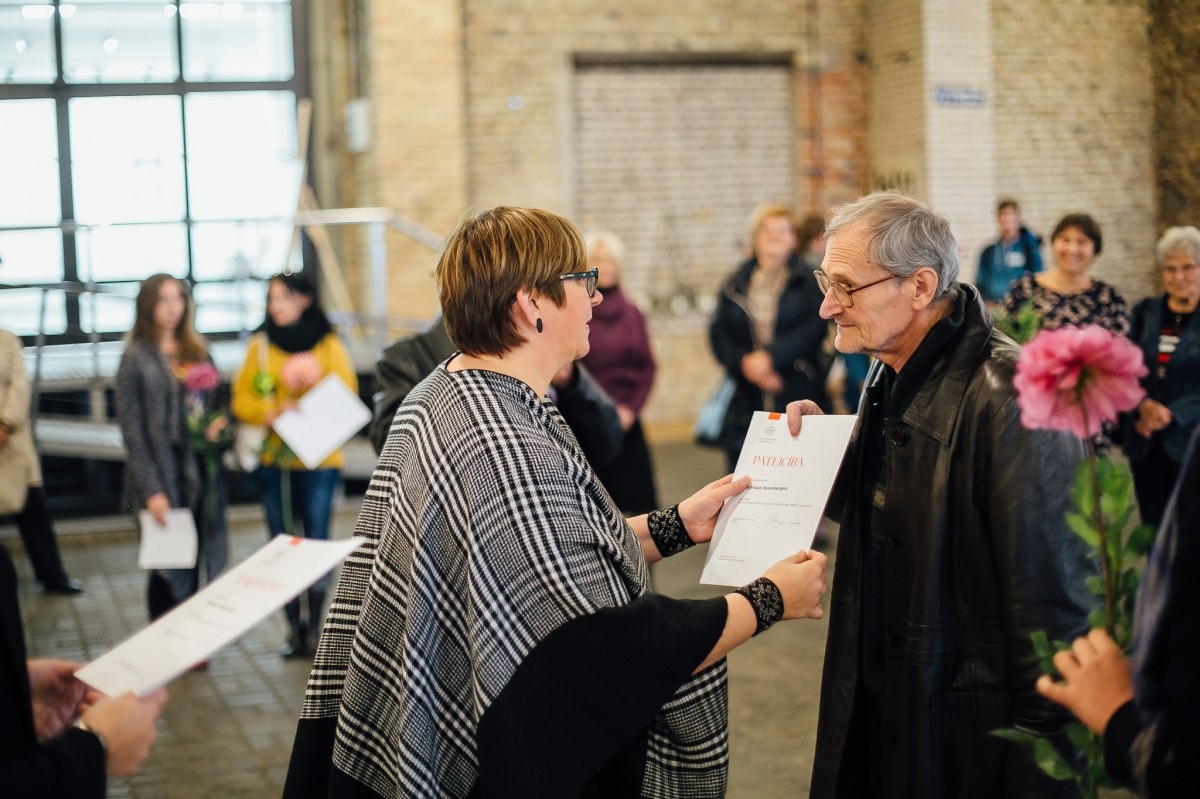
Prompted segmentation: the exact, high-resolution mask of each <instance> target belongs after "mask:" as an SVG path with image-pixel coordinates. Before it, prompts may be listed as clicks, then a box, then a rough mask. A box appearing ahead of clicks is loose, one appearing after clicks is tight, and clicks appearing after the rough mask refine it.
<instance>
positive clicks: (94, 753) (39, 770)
mask: <svg viewBox="0 0 1200 799" xmlns="http://www.w3.org/2000/svg"><path fill="white" fill-rule="evenodd" d="M0 775H3V776H2V777H0V780H3V784H4V788H3V790H2V791H0V793H3V795H4V796H6V797H9V798H10V799H24V797H30V798H31V799H32V797H41V796H70V797H73V799H74V798H75V797H78V799H88V798H89V797H96V798H97V799H98V798H99V797H103V796H104V791H105V778H104V750H103V749H102V748H101V746H100V741H99V739H98V738H96V736H95V735H93V734H91V733H90V732H83V731H82V730H75V729H69V730H67V731H66V732H65V733H63V734H62V735H60V736H58V737H57V738H54V739H52V740H49V741H46V742H44V743H39V742H38V740H37V735H36V733H35V731H34V726H33V705H32V704H31V703H30V693H29V671H28V669H27V668H26V665H25V640H24V636H23V633H22V630H21V613H20V610H19V608H18V607H17V575H16V572H15V571H14V570H13V565H12V561H11V560H10V559H9V557H8V552H7V550H5V549H4V547H0Z"/></svg>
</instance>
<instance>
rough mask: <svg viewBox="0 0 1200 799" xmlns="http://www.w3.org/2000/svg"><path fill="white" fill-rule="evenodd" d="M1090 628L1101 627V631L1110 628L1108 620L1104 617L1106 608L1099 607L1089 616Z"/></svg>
mask: <svg viewBox="0 0 1200 799" xmlns="http://www.w3.org/2000/svg"><path fill="white" fill-rule="evenodd" d="M1087 620H1088V626H1089V627H1093V628H1096V627H1099V628H1101V629H1103V628H1105V627H1107V626H1108V618H1107V617H1106V616H1105V615H1104V608H1103V607H1098V608H1096V609H1095V610H1093V611H1092V612H1091V613H1089V614H1088V617H1087Z"/></svg>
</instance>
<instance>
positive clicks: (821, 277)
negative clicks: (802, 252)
mask: <svg viewBox="0 0 1200 799" xmlns="http://www.w3.org/2000/svg"><path fill="white" fill-rule="evenodd" d="M813 275H814V276H815V277H816V278H817V287H818V288H820V289H821V293H822V294H826V295H828V294H829V292H830V290H832V291H833V297H834V299H836V300H837V301H838V302H839V303H840V304H841V305H844V306H846V307H847V308H853V307H854V294H855V293H856V292H859V291H862V290H863V289H869V288H871V286H878V285H879V284H880V283H886V282H887V281H889V280H892V279H894V278H897V277H904V275H888V276H887V277H881V278H879V279H878V280H874V281H872V282H870V283H868V284H866V285H865V286H855V287H854V288H851V287H850V286H847V285H846V284H844V283H835V282H834V281H832V280H830V279H829V275H827V274H825V273H824V272H822V271H821V270H820V269H817V270H815V271H814V272H813Z"/></svg>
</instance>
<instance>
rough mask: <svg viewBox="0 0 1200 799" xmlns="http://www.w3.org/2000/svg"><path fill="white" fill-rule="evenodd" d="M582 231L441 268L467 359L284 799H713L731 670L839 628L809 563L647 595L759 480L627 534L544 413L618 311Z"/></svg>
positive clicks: (406, 479) (458, 363) (429, 406)
mask: <svg viewBox="0 0 1200 799" xmlns="http://www.w3.org/2000/svg"><path fill="white" fill-rule="evenodd" d="M586 263H587V258H586V253H585V251H584V247H583V242H582V240H581V238H580V236H579V233H578V231H577V230H576V229H575V227H574V226H573V225H572V224H571V223H570V222H568V221H567V220H565V219H563V218H561V217H558V216H555V215H554V214H550V213H548V212H545V211H539V210H533V209H522V208H495V209H492V210H490V211H486V212H484V213H482V214H480V215H478V216H476V217H473V218H468V219H466V220H464V221H463V222H462V223H461V224H460V225H459V227H458V228H457V230H455V232H454V233H452V234H451V235H450V237H449V238H448V239H447V243H446V245H445V248H444V250H443V252H442V255H441V258H440V260H439V263H438V267H437V280H438V288H439V293H440V297H441V303H442V310H443V314H444V317H445V321H446V327H447V329H448V331H449V333H450V337H451V339H452V340H453V341H454V343H455V345H456V346H457V347H458V349H459V352H457V353H456V354H455V355H453V356H452V357H451V358H449V359H448V360H447V361H446V362H444V363H443V364H442V365H441V366H440V367H439V368H438V369H436V370H435V371H434V372H433V373H432V374H431V375H430V376H429V377H427V378H426V379H425V380H424V381H422V382H421V383H420V384H419V385H418V386H417V387H416V388H414V389H413V391H412V392H411V393H410V394H409V395H408V397H407V399H406V400H405V401H404V404H403V405H401V406H400V409H399V411H398V413H397V416H396V420H395V422H394V424H393V426H392V430H391V433H390V435H389V438H388V441H387V444H386V446H385V447H384V450H383V453H382V455H381V456H380V461H379V466H378V468H377V469H376V471H375V475H374V477H373V478H372V480H371V485H370V487H369V488H368V491H367V496H366V498H365V500H364V502H363V507H362V512H361V515H360V517H359V521H358V528H357V530H356V535H359V536H362V537H364V538H366V543H365V544H364V545H363V546H362V547H361V548H360V549H359V550H358V552H357V553H356V554H355V555H353V556H351V558H350V559H349V560H348V561H347V562H346V565H345V567H344V568H343V571H342V576H341V581H340V583H339V585H338V589H337V595H336V597H335V599H334V601H333V604H332V606H331V607H330V610H329V615H328V619H327V621H326V626H325V633H324V635H323V636H322V638H321V643H320V645H319V647H318V650H317V658H316V662H315V663H314V666H313V671H312V674H311V676H310V678H309V683H308V690H307V695H306V697H305V702H304V708H303V710H302V712H301V719H300V724H299V728H298V730H297V735H296V742H295V745H294V747H293V750H292V759H291V765H290V768H289V771H288V777H287V783H286V785H285V788H284V796H285V797H288V799H294V797H307V796H313V797H316V796H320V797H393V796H404V797H417V796H420V797H424V796H430V797H434V796H437V797H482V796H496V797H515V796H553V797H569V796H604V797H624V796H650V797H684V796H687V797H718V796H723V795H724V793H725V785H726V775H727V763H728V740H727V737H728V736H727V694H726V670H725V660H724V657H725V655H726V653H728V652H729V651H730V650H731V649H733V648H734V647H736V646H738V645H739V644H741V643H743V642H745V641H746V640H748V639H749V638H750V637H751V636H752V635H754V634H756V633H757V632H761V631H762V630H764V629H766V628H767V627H769V626H770V625H771V624H773V623H774V622H776V621H778V620H780V619H782V618H804V617H809V618H820V617H821V615H822V613H823V611H822V609H821V606H820V604H819V603H820V597H821V594H822V592H823V590H824V570H825V559H824V557H823V556H822V555H820V554H819V553H806V552H801V553H798V554H797V555H795V556H793V557H791V558H788V559H786V560H784V561H781V562H780V563H778V564H776V565H775V566H773V567H771V569H769V570H768V571H767V574H766V575H765V577H763V578H760V579H759V580H756V581H755V582H754V583H751V584H750V585H748V586H746V587H744V588H742V589H739V590H738V591H736V592H734V593H731V594H729V595H727V596H724V597H718V598H715V599H705V600H676V599H670V598H668V597H664V596H661V595H657V594H654V593H652V592H651V589H650V581H649V576H648V570H647V564H648V563H652V562H654V561H656V560H658V559H660V558H662V557H664V556H668V555H672V554H674V553H676V552H678V551H680V550H682V549H684V548H686V547H689V546H691V545H692V544H694V543H699V542H704V541H708V540H709V539H710V537H711V536H712V532H713V527H714V525H715V523H716V517H717V513H718V511H719V510H720V507H721V504H722V503H723V502H724V500H725V499H727V498H728V497H731V496H734V495H736V494H738V493H740V492H741V491H743V490H744V489H745V488H746V487H747V486H748V484H749V481H748V479H746V478H743V479H741V480H737V481H734V480H732V479H731V478H730V477H725V478H723V479H721V480H718V481H716V482H714V483H711V484H709V485H708V486H705V487H704V488H703V489H701V490H700V491H699V492H697V493H696V494H694V495H693V496H691V497H689V498H688V499H686V500H684V501H683V502H681V503H679V504H678V505H676V506H675V507H674V508H672V509H670V510H666V511H655V512H654V513H650V514H648V515H643V516H638V517H635V518H632V519H628V520H626V519H623V518H622V517H621V515H620V512H619V511H618V509H617V507H616V505H615V504H614V503H613V501H612V499H611V498H610V497H609V495H608V493H607V492H606V491H605V490H604V487H603V486H602V485H601V484H600V482H599V481H598V480H597V479H596V476H595V474H594V473H593V472H592V470H591V468H590V467H589V466H588V462H587V459H586V458H585V457H584V456H583V454H582V453H581V452H580V450H579V445H578V443H577V442H576V440H575V436H574V435H573V434H572V433H571V430H570V428H568V427H567V426H566V425H565V424H564V423H563V421H562V417H561V416H560V415H559V413H558V411H557V410H556V409H555V408H554V406H553V404H551V403H550V402H549V401H548V400H547V399H546V392H547V387H548V385H549V383H550V379H551V377H552V376H553V375H554V373H555V372H556V371H557V370H558V369H559V368H560V367H562V366H564V365H565V364H567V363H570V362H571V361H572V360H575V359H577V358H580V357H582V356H583V355H585V354H586V353H587V351H588V322H589V320H590V319H591V315H592V308H593V307H594V306H595V305H597V304H598V303H599V302H600V301H601V299H602V295H601V294H600V293H599V292H597V291H596V272H595V270H590V271H585V270H586Z"/></svg>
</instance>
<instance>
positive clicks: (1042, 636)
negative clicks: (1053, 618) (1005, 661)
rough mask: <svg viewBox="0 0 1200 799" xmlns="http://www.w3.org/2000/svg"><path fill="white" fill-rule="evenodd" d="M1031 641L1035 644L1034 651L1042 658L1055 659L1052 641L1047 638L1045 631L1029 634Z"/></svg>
mask: <svg viewBox="0 0 1200 799" xmlns="http://www.w3.org/2000/svg"><path fill="white" fill-rule="evenodd" d="M1029 640H1030V641H1031V642H1032V643H1033V651H1034V652H1036V653H1037V656H1038V657H1040V658H1048V657H1053V655H1054V649H1053V648H1052V647H1051V646H1050V639H1049V638H1048V637H1047V636H1046V631H1045V630H1035V631H1034V632H1032V633H1030V634H1029Z"/></svg>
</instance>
